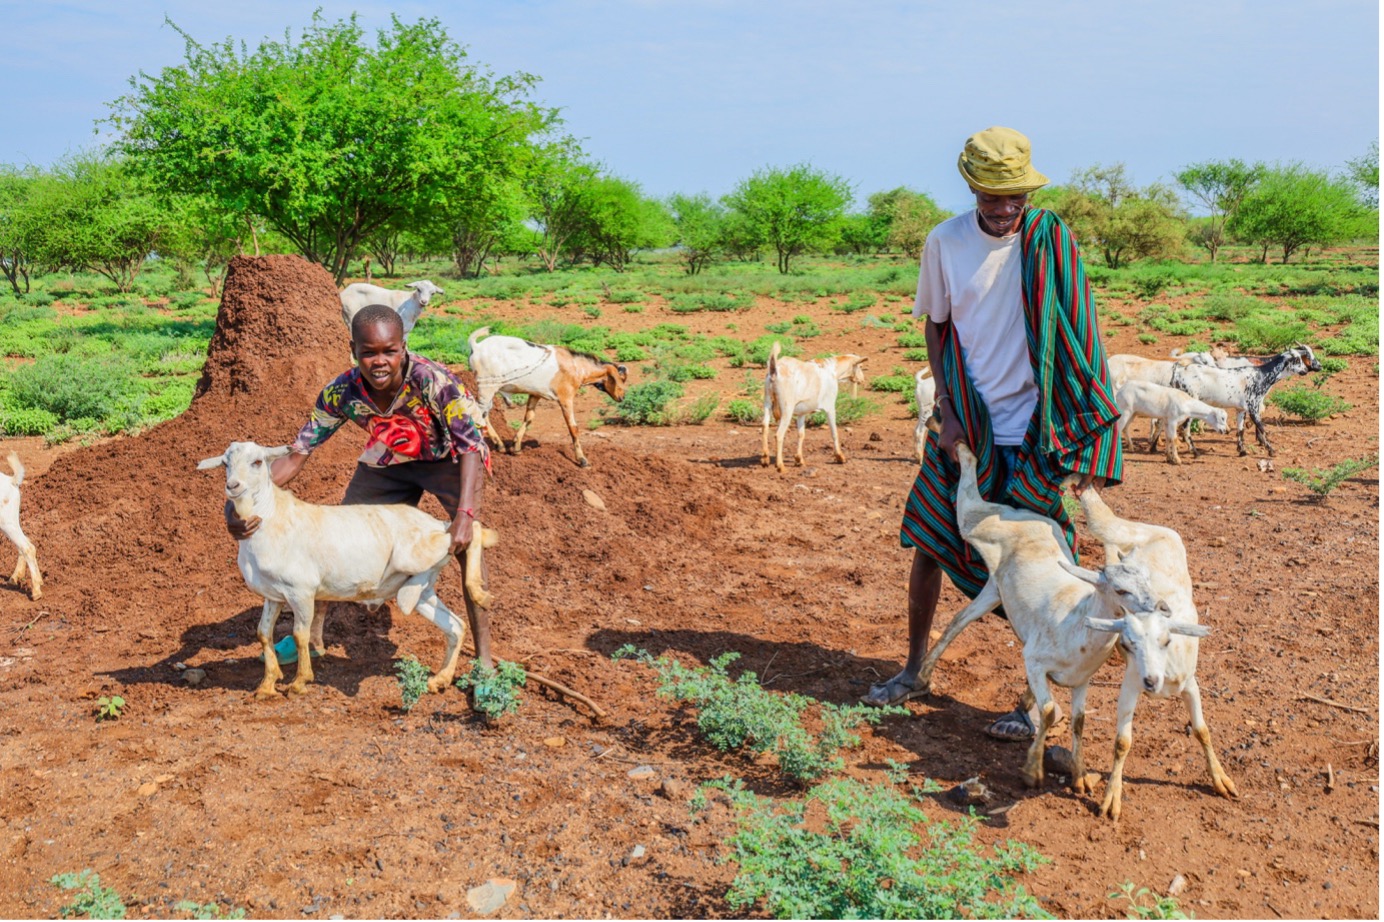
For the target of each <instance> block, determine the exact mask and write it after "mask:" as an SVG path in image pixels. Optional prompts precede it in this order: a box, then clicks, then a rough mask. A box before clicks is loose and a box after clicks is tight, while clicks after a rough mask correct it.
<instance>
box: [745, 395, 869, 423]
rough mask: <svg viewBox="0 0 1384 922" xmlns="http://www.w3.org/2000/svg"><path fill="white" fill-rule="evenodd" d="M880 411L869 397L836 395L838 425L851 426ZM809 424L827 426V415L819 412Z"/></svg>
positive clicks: (808, 421) (811, 417)
mask: <svg viewBox="0 0 1384 922" xmlns="http://www.w3.org/2000/svg"><path fill="white" fill-rule="evenodd" d="M878 409H879V404H877V403H875V402H874V401H873V400H871V399H870V398H868V397H852V396H851V395H850V394H842V393H839V392H838V393H837V395H836V424H837V425H838V426H849V425H852V424H854V423H858V422H860V420H862V419H864V418H865V417H866V416H869V415H870V414H871V413H873V412H875V411H876V410H878ZM761 412H762V410H761ZM807 424H808V425H809V426H825V425H826V424H827V415H826V414H825V413H823V412H822V411H821V410H818V411H817V412H816V413H813V414H812V415H811V416H809V417H808V418H807Z"/></svg>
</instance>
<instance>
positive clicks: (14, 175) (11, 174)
mask: <svg viewBox="0 0 1384 922" xmlns="http://www.w3.org/2000/svg"><path fill="white" fill-rule="evenodd" d="M38 179H39V173H38V170H37V169H35V168H34V167H22V168H21V167H14V166H10V165H9V164H5V165H3V166H0V272H4V273H5V278H6V279H7V280H8V281H9V283H10V287H11V288H13V289H14V293H15V294H23V293H24V292H27V291H28V290H29V272H30V264H29V247H28V245H27V243H26V242H25V240H24V235H23V225H22V222H21V213H22V212H23V210H24V205H25V203H26V201H27V200H28V197H29V192H30V191H31V190H32V189H33V187H34V184H35V183H36V182H38ZM21 281H22V282H23V283H24V287H23V289H21V288H20V287H19V283H20V282H21Z"/></svg>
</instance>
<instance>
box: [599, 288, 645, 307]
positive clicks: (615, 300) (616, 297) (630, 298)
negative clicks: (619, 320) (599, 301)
mask: <svg viewBox="0 0 1384 922" xmlns="http://www.w3.org/2000/svg"><path fill="white" fill-rule="evenodd" d="M644 298H645V295H644V292H642V291H612V292H611V293H610V294H609V295H608V296H607V297H606V300H607V301H609V302H610V303H611V304H634V303H636V302H638V301H643V300H644Z"/></svg>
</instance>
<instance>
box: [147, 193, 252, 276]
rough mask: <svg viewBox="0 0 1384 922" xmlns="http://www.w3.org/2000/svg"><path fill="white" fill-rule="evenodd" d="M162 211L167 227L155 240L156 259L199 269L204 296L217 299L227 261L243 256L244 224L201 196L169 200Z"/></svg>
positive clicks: (183, 196)
mask: <svg viewBox="0 0 1384 922" xmlns="http://www.w3.org/2000/svg"><path fill="white" fill-rule="evenodd" d="M163 207H164V208H165V210H166V212H165V213H166V215H167V217H168V226H167V229H166V231H165V233H164V235H163V237H162V238H160V240H159V255H160V256H162V257H167V258H169V259H172V260H174V261H176V262H178V263H180V264H183V265H187V266H197V267H199V268H200V269H201V270H202V273H203V275H205V276H206V280H207V291H208V294H210V295H211V296H212V297H213V298H219V297H220V296H221V286H222V285H223V284H225V281H226V270H227V268H229V266H230V262H231V257H233V256H236V255H238V254H240V253H243V252H244V247H243V246H242V243H241V241H242V239H243V236H242V235H243V234H244V233H245V230H246V226H245V223H244V222H243V221H241V220H240V218H239V217H238V216H236V215H234V214H230V213H229V212H226V211H224V210H222V209H220V208H218V207H217V206H216V204H215V203H214V202H212V201H211V200H210V199H208V198H206V197H205V196H198V195H175V196H171V197H169V198H167V199H165V200H164V206H163ZM180 271H182V270H180Z"/></svg>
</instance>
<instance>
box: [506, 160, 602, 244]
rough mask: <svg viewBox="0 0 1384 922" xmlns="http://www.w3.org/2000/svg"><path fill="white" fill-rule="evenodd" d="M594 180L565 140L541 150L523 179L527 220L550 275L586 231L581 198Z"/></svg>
mask: <svg viewBox="0 0 1384 922" xmlns="http://www.w3.org/2000/svg"><path fill="white" fill-rule="evenodd" d="M595 177H596V168H595V167H594V166H592V165H591V164H589V163H587V162H585V161H584V160H583V159H582V156H581V150H580V149H579V148H578V147H577V144H576V142H575V141H574V140H572V139H570V138H564V139H561V140H558V141H555V142H552V143H549V144H547V145H545V146H544V147H542V148H541V149H540V150H539V151H538V152H537V154H536V155H535V157H534V159H533V162H532V163H531V164H530V168H529V170H528V171H527V172H526V173H525V175H524V191H525V194H526V195H527V196H528V200H529V220H531V221H532V222H533V224H534V226H535V228H536V229H537V232H538V241H537V243H538V247H537V252H538V258H539V259H541V260H542V261H543V266H544V268H546V269H547V270H548V271H549V272H555V271H557V264H558V261H559V260H560V259H561V258H562V257H563V256H564V255H566V254H569V251H570V250H571V248H572V245H573V244H574V243H576V242H577V241H578V240H579V239H580V238H579V235H580V234H581V233H582V231H583V230H584V229H585V227H586V204H587V203H586V201H585V199H584V194H585V192H586V190H587V188H588V186H589V184H590V182H591V180H593V179H595Z"/></svg>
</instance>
